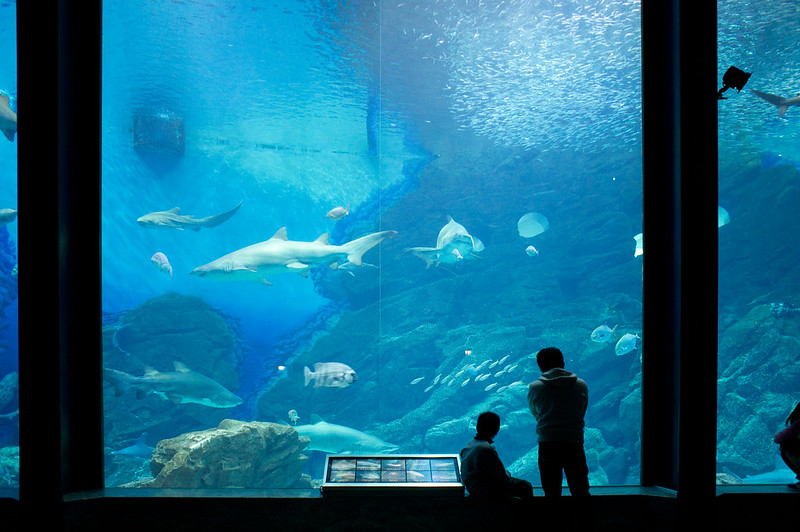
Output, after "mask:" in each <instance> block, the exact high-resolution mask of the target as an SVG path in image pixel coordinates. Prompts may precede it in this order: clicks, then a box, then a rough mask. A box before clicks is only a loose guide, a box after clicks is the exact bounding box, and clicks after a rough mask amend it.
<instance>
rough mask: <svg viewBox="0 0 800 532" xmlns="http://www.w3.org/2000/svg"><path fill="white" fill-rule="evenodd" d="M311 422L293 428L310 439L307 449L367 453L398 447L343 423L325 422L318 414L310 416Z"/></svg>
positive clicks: (325, 451) (338, 452) (334, 452)
mask: <svg viewBox="0 0 800 532" xmlns="http://www.w3.org/2000/svg"><path fill="white" fill-rule="evenodd" d="M311 420H312V422H313V423H312V424H310V425H297V426H296V427H294V428H295V430H296V431H297V432H299V433H300V436H307V437H308V439H309V440H310V442H309V444H308V447H306V449H305V450H307V451H322V452H324V453H331V454H365V453H366V454H369V453H390V452H392V451H396V450H397V449H398V446H397V445H394V444H393V443H387V442H385V441H383V440H381V439H378V438H376V437H375V436H370V435H369V434H366V433H364V432H361V431H359V430H356V429H352V428H350V427H345V426H344V425H334V424H333V423H326V422H325V421H323V420H322V419H321V418H320V417H319V416H317V415H312V416H311Z"/></svg>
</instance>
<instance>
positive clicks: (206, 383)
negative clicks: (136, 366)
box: [103, 362, 242, 408]
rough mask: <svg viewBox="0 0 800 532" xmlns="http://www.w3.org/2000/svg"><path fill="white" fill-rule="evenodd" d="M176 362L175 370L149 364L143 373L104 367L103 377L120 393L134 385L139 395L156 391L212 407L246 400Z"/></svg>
mask: <svg viewBox="0 0 800 532" xmlns="http://www.w3.org/2000/svg"><path fill="white" fill-rule="evenodd" d="M174 364H175V371H165V372H160V371H156V370H155V369H152V368H147V369H146V370H145V374H144V375H143V376H141V377H136V376H134V375H130V374H129V373H125V372H124V371H118V370H115V369H110V368H103V377H104V378H105V380H107V381H108V382H110V383H111V384H112V386H114V390H115V392H116V395H117V396H119V395H122V394H123V393H125V392H126V391H127V390H130V389H134V390H136V397H137V398H138V399H141V398H142V397H144V396H145V395H147V394H148V393H155V394H158V395H160V396H161V397H164V398H165V399H169V400H170V401H172V402H173V403H175V404H187V403H195V404H198V405H204V406H210V407H212V408H233V407H234V406H237V405H240V404H242V399H241V398H240V397H238V396H236V395H235V394H233V393H231V392H230V391H229V390H228V389H227V388H225V387H224V386H223V385H221V384H220V383H218V382H217V381H215V380H214V379H211V378H209V377H206V376H205V375H201V374H199V373H195V372H194V371H192V370H190V369H189V368H187V367H186V366H185V365H184V364H182V363H180V362H175V363H174Z"/></svg>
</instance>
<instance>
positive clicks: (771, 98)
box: [750, 89, 800, 117]
mask: <svg viewBox="0 0 800 532" xmlns="http://www.w3.org/2000/svg"><path fill="white" fill-rule="evenodd" d="M750 92H752V93H753V94H755V95H756V96H758V97H759V98H761V99H763V100H765V101H766V102H769V103H771V104H772V105H774V106H775V107H777V108H778V116H779V117H782V116H783V115H784V114H785V113H786V110H787V109H788V108H789V107H791V106H793V105H794V106H800V95H797V96H795V97H794V98H784V97H783V96H776V95H775V94H767V93H766V92H761V91H757V90H755V89H750Z"/></svg>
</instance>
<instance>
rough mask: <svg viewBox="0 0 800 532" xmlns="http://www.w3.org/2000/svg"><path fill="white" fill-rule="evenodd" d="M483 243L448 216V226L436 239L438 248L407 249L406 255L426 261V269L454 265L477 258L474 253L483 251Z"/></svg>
mask: <svg viewBox="0 0 800 532" xmlns="http://www.w3.org/2000/svg"><path fill="white" fill-rule="evenodd" d="M483 249H484V247H483V242H481V241H480V240H479V239H478V238H475V237H473V236H472V235H470V234H469V233H468V232H467V230H466V229H465V228H464V226H463V225H461V224H460V223H458V222H456V221H455V220H453V217H452V216H450V215H448V216H447V224H445V226H444V227H442V229H441V230H440V231H439V236H438V237H437V238H436V247H435V248H430V247H414V248H406V249H405V252H406V253H411V254H412V255H415V256H417V257H419V258H421V259H422V260H424V261H425V268H426V269H427V268H430V267H431V265H432V264H433V265H435V266H438V265H439V264H453V263H456V262H459V261H461V260H464V259H465V258H469V257H476V256H477V255H475V254H474V253H476V252H480V251H483Z"/></svg>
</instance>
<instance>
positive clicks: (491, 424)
mask: <svg viewBox="0 0 800 532" xmlns="http://www.w3.org/2000/svg"><path fill="white" fill-rule="evenodd" d="M476 428H477V430H478V436H481V437H483V438H485V439H487V440H491V439H492V438H494V437H495V436H497V433H498V432H499V431H500V416H498V415H497V414H495V413H494V412H484V413H483V414H481V415H479V416H478V424H477V427H476Z"/></svg>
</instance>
